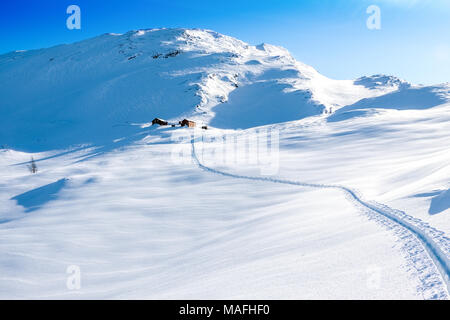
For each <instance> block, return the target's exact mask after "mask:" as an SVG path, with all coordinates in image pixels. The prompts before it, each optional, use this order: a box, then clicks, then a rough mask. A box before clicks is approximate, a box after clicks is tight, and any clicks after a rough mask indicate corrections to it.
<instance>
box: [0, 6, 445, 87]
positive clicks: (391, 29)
mask: <svg viewBox="0 0 450 320" xmlns="http://www.w3.org/2000/svg"><path fill="white" fill-rule="evenodd" d="M71 4H76V5H78V6H80V8H81V19H82V21H81V30H68V29H67V28H66V19H67V17H68V15H67V14H66V8H67V7H68V6H69V5H71ZM372 4H375V5H378V6H379V7H380V9H381V30H369V29H368V28H367V27H366V20H367V18H368V17H369V14H367V13H366V9H367V7H368V6H369V5H372ZM157 27H189V28H190V27H195V28H206V29H212V30H215V31H218V32H220V33H223V34H227V35H231V36H234V37H237V38H239V39H241V40H243V41H246V42H249V43H251V44H259V43H261V42H266V43H271V44H277V45H281V46H283V47H285V48H287V49H289V50H290V51H291V53H292V54H293V55H294V57H295V58H297V59H298V60H300V61H302V62H304V63H307V64H310V65H312V66H313V67H315V68H316V69H317V70H318V71H320V72H321V73H323V74H324V75H326V76H329V77H332V78H336V79H351V78H356V77H359V76H361V75H370V74H376V73H385V74H393V75H397V76H399V77H401V78H404V79H406V80H408V81H411V82H414V83H424V84H432V83H440V82H448V81H450V0H320V1H319V0H304V1H302V0H295V1H294V0H285V1H280V0H278V1H272V0H270V1H263V0H259V1H256V0H239V1H236V0H227V1H220V2H219V1H213V0H189V1H180V0H171V1H168V0H138V1H133V0H128V1H124V0H94V1H93V0H90V1H86V0H71V1H64V0H34V1H32V0H28V1H24V0H4V1H2V2H1V3H0V40H1V41H0V53H5V52H9V51H12V50H18V49H36V48H42V47H49V46H52V45H56V44H60V43H70V42H74V41H78V40H82V39H86V38H89V37H93V36H96V35H99V34H102V33H106V32H117V33H121V32H126V31H128V30H132V29H139V28H157Z"/></svg>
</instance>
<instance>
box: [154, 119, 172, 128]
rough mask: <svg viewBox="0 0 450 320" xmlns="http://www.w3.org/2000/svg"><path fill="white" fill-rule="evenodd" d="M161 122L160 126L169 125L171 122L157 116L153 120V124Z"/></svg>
mask: <svg viewBox="0 0 450 320" xmlns="http://www.w3.org/2000/svg"><path fill="white" fill-rule="evenodd" d="M154 124H159V125H160V126H167V125H168V124H169V123H168V122H167V121H166V120H163V119H159V118H155V119H153V121H152V125H154Z"/></svg>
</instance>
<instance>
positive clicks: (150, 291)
mask: <svg viewBox="0 0 450 320" xmlns="http://www.w3.org/2000/svg"><path fill="white" fill-rule="evenodd" d="M449 92H450V85H449V84H442V85H435V86H419V85H413V84H410V83H408V82H406V81H404V80H401V79H398V78H396V77H393V76H386V75H374V76H367V77H361V78H358V79H356V80H333V79H329V78H327V77H325V76H323V75H321V74H319V73H318V72H317V71H316V70H314V69H313V68H312V67H310V66H307V65H305V64H303V63H301V62H298V61H296V60H295V59H294V58H293V57H292V56H291V55H290V54H289V52H288V51H287V50H286V49H283V48H280V47H276V46H272V45H268V44H261V45H257V46H252V45H249V44H246V43H244V42H242V41H239V40H237V39H234V38H231V37H228V36H224V35H221V34H218V33H215V32H213V31H207V30H192V29H152V30H139V31H131V32H128V33H126V34H123V35H120V34H105V35H102V36H99V37H96V38H93V39H89V40H86V41H81V42H78V43H74V44H68V45H60V46H56V47H53V48H48V49H41V50H33V51H20V52H12V53H8V54H5V55H1V56H0V298H35V299H36V298H39V299H48V298H63V299H65V298H68V299H77V298H97V299H98V298H151V299H164V298H171V299H174V298H175V299H180V298H186V299H200V298H207V299H216V298H217V299H233V298H237V299H273V298H276V299H298V298H306V299H310V298H320V299H327V298H334V299H336V298H338V299H348V298H356V299H448V298H449V297H450V295H449V288H450V281H449V275H450V237H449V235H450V219H449V218H448V217H449V216H448V215H449V214H450V185H449V179H450V165H449V163H450V152H449V147H448V145H449V144H448V141H449V140H450V94H449ZM155 117H160V118H165V119H167V120H170V121H177V120H180V119H182V118H184V117H187V118H190V119H193V120H196V121H197V122H199V123H204V124H208V125H209V129H208V130H201V129H199V130H197V131H196V130H194V129H191V128H189V129H187V128H179V127H175V128H172V127H167V126H166V127H158V126H150V125H149V124H150V123H151V120H152V119H153V118H155ZM258 126H261V127H258ZM270 130H274V132H276V135H269V134H268V132H269V131H270ZM193 132H196V133H198V132H200V134H202V135H204V136H202V138H203V137H205V138H206V139H204V141H206V142H205V143H202V141H203V140H201V139H197V140H196V139H195V137H194V138H193V137H192V136H191V134H192V133H193ZM208 135H211V136H212V137H213V138H211V136H208ZM179 136H181V137H187V138H188V139H187V140H182V139H180V140H178V137H179ZM230 137H231V138H230ZM229 138H230V139H229ZM249 141H253V142H255V141H257V142H258V143H259V142H260V141H263V142H265V146H266V147H267V143H266V142H268V144H270V145H271V146H273V145H276V146H278V147H279V149H277V150H276V151H277V152H276V153H274V154H273V155H275V156H276V157H275V158H276V165H277V170H275V171H273V172H271V174H270V175H269V176H267V175H263V174H262V173H261V170H260V169H261V168H260V167H259V166H258V165H257V164H258V162H255V161H254V160H255V157H256V160H257V161H259V160H261V159H262V160H263V161H266V160H267V159H268V158H270V156H272V154H269V155H268V154H266V153H264V152H261V150H264V149H265V148H262V146H263V144H261V143H259V144H258V146H257V148H256V149H255V148H253V149H252V148H250V147H249V146H248V145H246V144H245V143H247V142H249ZM225 142H230V144H229V145H231V147H232V148H231V149H233V150H234V153H233V152H231V153H230V154H231V155H232V156H234V157H235V158H234V160H235V161H229V160H230V159H229V158H227V157H225V156H223V155H224V154H223V152H224V151H227V150H228V149H227V146H228V145H227V144H226V143H225ZM235 142H236V143H235ZM242 142H244V143H242ZM247 147H248V148H247ZM253 147H255V146H254V145H253ZM203 151H204V152H203ZM209 151H211V152H209ZM228 151H229V150H228ZM179 153H181V154H184V155H185V156H186V157H185V158H183V159H178V158H177V157H176V156H175V157H174V155H179ZM31 157H33V158H34V159H35V165H36V166H37V170H38V171H37V173H31V172H30V171H29V170H28V168H27V166H29V165H30V159H31ZM221 157H222V158H221ZM178 160H184V161H178ZM223 160H225V161H223ZM231 160H233V159H231ZM241 160H244V161H241ZM269 160H270V159H269ZM255 163H256V164H255ZM74 270H79V276H80V281H81V282H80V283H79V284H80V286H79V287H76V286H75V288H74V286H72V285H73V283H71V282H70V281H72V280H71V279H73V277H72V276H73V275H74V274H73V271H74Z"/></svg>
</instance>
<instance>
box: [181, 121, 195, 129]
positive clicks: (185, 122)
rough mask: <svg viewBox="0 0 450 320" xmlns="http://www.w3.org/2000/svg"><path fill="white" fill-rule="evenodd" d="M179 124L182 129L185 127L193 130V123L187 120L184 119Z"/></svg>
mask: <svg viewBox="0 0 450 320" xmlns="http://www.w3.org/2000/svg"><path fill="white" fill-rule="evenodd" d="M179 124H180V125H181V126H182V127H184V126H187V127H189V128H195V122H194V121H191V120H188V119H184V120H183V121H180V122H179Z"/></svg>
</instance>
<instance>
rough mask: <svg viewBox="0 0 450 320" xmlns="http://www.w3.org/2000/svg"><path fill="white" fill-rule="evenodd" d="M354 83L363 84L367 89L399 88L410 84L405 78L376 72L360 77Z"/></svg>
mask: <svg viewBox="0 0 450 320" xmlns="http://www.w3.org/2000/svg"><path fill="white" fill-rule="evenodd" d="M354 84H355V85H361V86H364V87H366V88H368V89H380V88H394V89H399V88H402V87H409V86H410V84H409V83H408V82H406V81H405V80H402V79H400V78H397V77H394V76H388V75H384V74H376V75H372V76H365V77H361V78H358V79H356V80H355V81H354Z"/></svg>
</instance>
